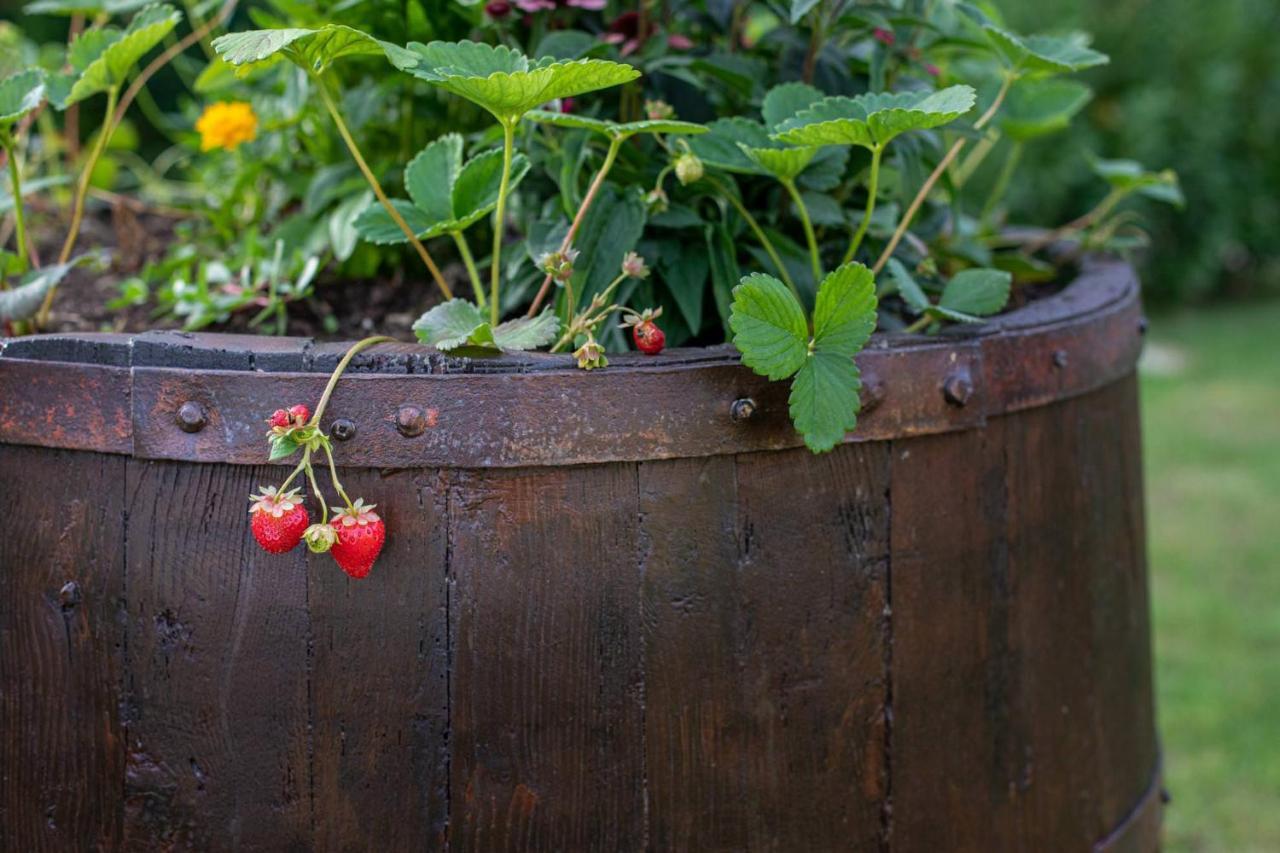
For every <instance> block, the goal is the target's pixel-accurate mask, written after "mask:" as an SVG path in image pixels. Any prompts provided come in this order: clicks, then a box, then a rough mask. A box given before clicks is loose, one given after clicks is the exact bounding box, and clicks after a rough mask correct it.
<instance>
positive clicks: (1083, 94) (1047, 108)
mask: <svg viewBox="0 0 1280 853" xmlns="http://www.w3.org/2000/svg"><path fill="white" fill-rule="evenodd" d="M1092 99H1093V90H1092V89H1090V88H1089V87H1088V86H1086V85H1084V84H1083V83H1078V82H1076V81H1075V80H1064V79H1058V78H1049V79H1044V80H1022V81H1020V82H1019V83H1018V84H1017V85H1016V86H1014V87H1013V88H1012V89H1010V90H1009V97H1008V98H1007V99H1006V100H1005V102H1004V108H1003V109H1002V110H1001V111H1000V129H1001V130H1002V131H1004V133H1005V135H1006V136H1008V137H1009V138H1010V139H1013V140H1015V141H1018V142H1026V141H1028V140H1031V139H1035V138H1037V137H1040V136H1045V135H1047V134H1050V133H1055V132H1056V131H1059V130H1063V129H1064V128H1066V127H1067V125H1068V124H1070V123H1071V119H1073V118H1075V116H1076V114H1077V113H1078V112H1080V111H1081V110H1082V109H1084V108H1085V105H1086V104H1088V103H1089V101H1090V100H1092Z"/></svg>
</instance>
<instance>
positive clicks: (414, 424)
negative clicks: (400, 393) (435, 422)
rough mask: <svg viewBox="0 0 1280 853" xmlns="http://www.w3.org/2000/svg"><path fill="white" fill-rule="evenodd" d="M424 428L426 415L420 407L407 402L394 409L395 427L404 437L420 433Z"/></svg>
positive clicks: (425, 426)
mask: <svg viewBox="0 0 1280 853" xmlns="http://www.w3.org/2000/svg"><path fill="white" fill-rule="evenodd" d="M426 428H427V415H426V412H424V411H422V409H420V408H418V407H417V406H411V405H408V404H406V405H403V406H401V407H400V408H399V409H396V429H397V430H399V431H400V434H401V435H403V436H404V437H405V438H414V437H415V436H419V435H422V433H423V432H424V431H425V430H426Z"/></svg>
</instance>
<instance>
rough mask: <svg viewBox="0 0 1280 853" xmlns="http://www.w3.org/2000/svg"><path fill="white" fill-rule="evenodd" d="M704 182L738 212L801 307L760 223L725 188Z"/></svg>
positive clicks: (798, 293) (788, 274)
mask: <svg viewBox="0 0 1280 853" xmlns="http://www.w3.org/2000/svg"><path fill="white" fill-rule="evenodd" d="M704 180H706V181H707V182H708V183H710V184H711V186H713V187H715V188H716V190H717V191H718V192H719V193H720V195H722V196H724V197H725V198H726V199H728V200H729V204H731V205H733V208H734V210H736V211H738V215H739V216H741V217H742V218H743V220H745V221H746V223H747V225H748V226H749V227H750V228H751V230H752V232H753V233H754V234H755V235H756V239H757V240H759V241H760V245H761V246H762V247H763V248H764V250H765V252H766V253H767V254H768V255H769V259H770V260H771V261H773V265H774V266H775V267H777V268H778V275H780V276H781V277H782V280H783V281H784V282H786V284H787V287H789V288H791V292H792V293H793V294H794V295H795V297H796V299H799V300H800V304H801V305H803V304H804V300H803V299H801V298H800V290H799V289H798V288H797V287H796V283H795V282H794V281H792V280H791V273H789V272H787V268H786V266H784V265H783V263H782V258H780V257H778V251H777V249H775V248H773V243H772V242H770V240H769V237H768V235H767V234H765V233H764V229H763V228H761V227H760V223H759V222H757V221H756V218H755V217H754V216H752V215H751V212H750V211H748V210H747V208H746V207H745V206H744V205H743V204H742V202H741V201H739V200H738V197H737V196H735V195H734V194H733V193H731V192H729V190H728V188H727V187H725V186H724V185H723V184H721V183H720V182H719V181H717V180H715V179H714V178H706V179H704ZM815 284H816V282H815Z"/></svg>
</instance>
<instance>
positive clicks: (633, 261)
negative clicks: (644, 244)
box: [622, 252, 649, 278]
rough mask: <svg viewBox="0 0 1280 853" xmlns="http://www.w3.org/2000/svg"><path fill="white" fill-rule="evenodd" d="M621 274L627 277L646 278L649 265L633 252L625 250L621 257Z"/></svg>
mask: <svg viewBox="0 0 1280 853" xmlns="http://www.w3.org/2000/svg"><path fill="white" fill-rule="evenodd" d="M622 274H623V275H625V276H627V277H629V278H648V277H649V266H648V264H646V263H645V262H644V258H642V257H640V256H639V255H637V254H636V253H635V252H627V254H626V255H624V256H623V258H622Z"/></svg>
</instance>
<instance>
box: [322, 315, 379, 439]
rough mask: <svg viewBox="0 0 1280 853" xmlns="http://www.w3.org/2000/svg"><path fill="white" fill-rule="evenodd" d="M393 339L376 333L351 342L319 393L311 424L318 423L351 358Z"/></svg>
mask: <svg viewBox="0 0 1280 853" xmlns="http://www.w3.org/2000/svg"><path fill="white" fill-rule="evenodd" d="M395 340H396V339H395V338H389V337H387V336H386V335H376V336H374V337H372V338H365V339H364V340H362V341H359V342H357V343H355V344H353V345H352V346H351V349H349V350H347V354H346V355H344V356H343V357H342V361H340V362H338V366H337V367H336V368H334V370H333V375H332V376H330V377H329V384H328V385H326V386H324V393H323V394H321V395H320V402H319V403H318V404H317V405H316V412H315V414H314V415H312V416H311V424H310V425H311V426H319V425H320V418H321V417H323V416H324V410H325V409H326V408H328V406H329V398H330V397H332V396H333V389H334V388H336V387H338V380H339V379H341V378H342V372H343V371H344V370H346V369H347V365H348V364H350V363H351V359H353V358H355V357H356V355H358V354H359V353H360V352H361V351H363V350H366V349H368V348H369V347H371V346H373V345H374V344H390V343H395Z"/></svg>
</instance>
